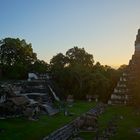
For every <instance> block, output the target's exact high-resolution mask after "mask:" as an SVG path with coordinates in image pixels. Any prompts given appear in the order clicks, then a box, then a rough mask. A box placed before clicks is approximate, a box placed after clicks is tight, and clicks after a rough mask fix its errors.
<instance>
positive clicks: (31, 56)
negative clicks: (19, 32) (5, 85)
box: [0, 38, 37, 79]
mask: <svg viewBox="0 0 140 140" xmlns="http://www.w3.org/2000/svg"><path fill="white" fill-rule="evenodd" d="M36 59H37V56H36V53H34V52H33V49H32V45H31V44H30V43H29V44H27V43H26V41H25V40H20V39H19V38H16V39H15V38H5V39H3V40H1V41H0V66H1V69H2V71H3V74H4V76H5V77H7V78H16V79H17V78H23V77H25V75H26V74H27V72H28V68H29V66H30V65H31V64H33V63H34V62H35V61H36Z"/></svg>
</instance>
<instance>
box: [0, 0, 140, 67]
mask: <svg viewBox="0 0 140 140" xmlns="http://www.w3.org/2000/svg"><path fill="white" fill-rule="evenodd" d="M0 17H1V21H0V31H1V34H0V39H3V38H5V37H15V38H17V37H19V38H20V39H25V40H26V41H27V42H28V43H32V47H33V49H34V52H36V53H37V55H38V58H39V59H43V60H45V61H46V62H48V63H49V60H50V59H51V58H52V57H53V56H54V55H56V54H57V53H59V52H62V53H64V54H65V52H66V51H67V50H68V49H70V48H72V47H74V46H78V47H84V48H85V50H86V51H87V52H88V53H90V54H93V56H94V60H95V61H99V62H100V63H101V64H103V65H110V66H119V65H122V64H128V61H129V60H130V59H131V56H132V55H133V53H134V41H135V39H136V34H137V30H138V28H140V0H0Z"/></svg>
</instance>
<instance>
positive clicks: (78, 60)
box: [66, 46, 94, 67]
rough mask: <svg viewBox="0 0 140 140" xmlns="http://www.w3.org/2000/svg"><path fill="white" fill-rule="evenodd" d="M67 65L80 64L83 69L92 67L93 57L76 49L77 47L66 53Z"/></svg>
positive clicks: (82, 49) (81, 49) (82, 50)
mask: <svg viewBox="0 0 140 140" xmlns="http://www.w3.org/2000/svg"><path fill="white" fill-rule="evenodd" d="M66 57H67V58H68V61H69V65H75V64H80V65H82V66H85V67H93V63H94V60H93V55H91V54H89V53H87V52H86V51H85V49H84V48H78V47H77V46H76V47H74V48H71V49H69V50H68V51H67V52H66Z"/></svg>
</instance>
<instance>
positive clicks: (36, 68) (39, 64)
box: [30, 59, 49, 73]
mask: <svg viewBox="0 0 140 140" xmlns="http://www.w3.org/2000/svg"><path fill="white" fill-rule="evenodd" d="M30 71H32V72H35V73H46V72H48V71H49V65H48V64H47V63H46V62H45V61H43V60H39V59H37V60H36V61H35V62H34V63H33V64H32V65H31V68H30Z"/></svg>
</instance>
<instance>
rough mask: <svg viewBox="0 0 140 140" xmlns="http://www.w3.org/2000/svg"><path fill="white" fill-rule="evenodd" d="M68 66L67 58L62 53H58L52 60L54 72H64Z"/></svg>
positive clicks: (51, 64)
mask: <svg viewBox="0 0 140 140" xmlns="http://www.w3.org/2000/svg"><path fill="white" fill-rule="evenodd" d="M66 64H67V58H66V56H64V55H63V54H62V53H58V54H57V55H55V56H53V58H52V59H51V60H50V66H51V69H52V70H62V69H63V68H64V67H65V66H66Z"/></svg>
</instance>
